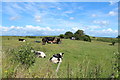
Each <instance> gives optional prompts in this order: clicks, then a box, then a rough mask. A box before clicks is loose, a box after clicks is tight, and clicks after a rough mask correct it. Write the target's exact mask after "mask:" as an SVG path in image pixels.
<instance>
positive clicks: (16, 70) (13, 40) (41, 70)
mask: <svg viewBox="0 0 120 80" xmlns="http://www.w3.org/2000/svg"><path fill="white" fill-rule="evenodd" d="M18 38H22V37H10V36H5V37H2V52H3V54H2V62H3V63H2V74H3V75H2V76H3V77H4V78H5V77H14V78H24V77H26V78H108V77H110V75H111V74H113V73H114V74H116V72H115V71H114V69H113V66H114V65H113V63H112V61H114V53H117V52H118V43H116V44H115V45H114V46H111V45H109V44H111V43H110V42H101V41H95V40H93V41H92V42H85V41H79V40H69V39H62V43H61V44H46V45H42V43H36V42H34V41H36V40H39V41H41V38H25V37H24V39H26V40H27V41H26V42H19V41H18ZM28 43H29V44H30V46H32V47H33V48H34V50H40V51H43V52H45V53H46V55H47V57H46V58H36V62H35V63H34V65H33V66H31V67H30V68H29V69H25V68H24V66H22V65H19V64H18V63H12V62H11V58H12V56H11V54H12V53H10V50H12V49H17V48H18V47H20V46H21V45H27V44H28ZM60 52H63V53H64V58H63V62H62V63H61V65H60V69H59V71H58V73H56V72H55V70H56V68H57V64H53V63H51V62H49V58H50V57H51V56H52V55H53V54H57V53H60ZM18 65H19V66H18Z"/></svg>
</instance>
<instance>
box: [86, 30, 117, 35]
mask: <svg viewBox="0 0 120 80" xmlns="http://www.w3.org/2000/svg"><path fill="white" fill-rule="evenodd" d="M88 33H89V34H91V36H99V37H113V36H114V37H115V36H117V35H118V30H113V29H111V28H108V29H102V30H90V31H89V32H88Z"/></svg>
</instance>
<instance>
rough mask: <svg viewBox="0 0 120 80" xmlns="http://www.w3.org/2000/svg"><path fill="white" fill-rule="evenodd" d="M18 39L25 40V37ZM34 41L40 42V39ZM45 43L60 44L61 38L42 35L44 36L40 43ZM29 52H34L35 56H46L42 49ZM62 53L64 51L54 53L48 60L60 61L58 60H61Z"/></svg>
mask: <svg viewBox="0 0 120 80" xmlns="http://www.w3.org/2000/svg"><path fill="white" fill-rule="evenodd" d="M19 41H20V42H25V41H26V40H25V39H19ZM35 42H37V43H40V42H41V41H35ZM46 43H51V44H60V43H61V39H60V38H56V37H44V38H42V45H45V44H46ZM31 52H33V53H35V55H36V56H37V57H40V58H46V54H45V53H44V52H42V51H35V50H31ZM63 54H64V53H59V54H54V55H53V56H52V57H51V58H50V59H49V60H50V61H51V62H53V63H60V62H62V59H63Z"/></svg>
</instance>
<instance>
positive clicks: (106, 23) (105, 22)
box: [93, 20, 109, 25]
mask: <svg viewBox="0 0 120 80" xmlns="http://www.w3.org/2000/svg"><path fill="white" fill-rule="evenodd" d="M93 23H95V24H99V25H108V24H109V21H105V20H102V21H98V20H94V21H93Z"/></svg>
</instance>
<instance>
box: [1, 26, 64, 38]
mask: <svg viewBox="0 0 120 80" xmlns="http://www.w3.org/2000/svg"><path fill="white" fill-rule="evenodd" d="M0 30H1V31H2V33H3V35H20V36H25V35H40V36H41V35H59V34H60V33H63V32H64V31H65V30H64V29H52V28H50V27H40V26H32V25H26V26H24V27H20V26H10V27H0ZM44 33H45V34H44Z"/></svg>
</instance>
